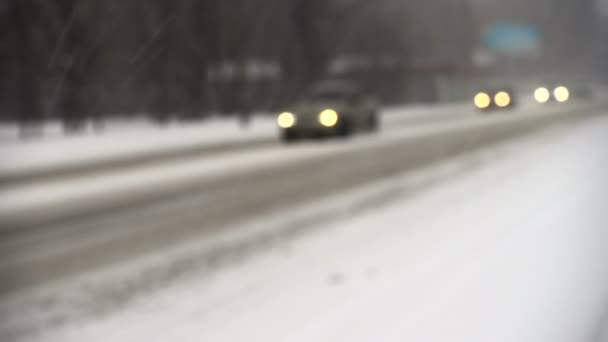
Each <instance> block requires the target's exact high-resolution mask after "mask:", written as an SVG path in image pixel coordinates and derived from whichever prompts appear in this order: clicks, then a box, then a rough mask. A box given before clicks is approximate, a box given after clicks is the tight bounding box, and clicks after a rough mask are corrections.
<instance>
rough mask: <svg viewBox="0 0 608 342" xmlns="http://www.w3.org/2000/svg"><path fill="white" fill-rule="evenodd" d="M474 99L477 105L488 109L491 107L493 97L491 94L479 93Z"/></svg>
mask: <svg viewBox="0 0 608 342" xmlns="http://www.w3.org/2000/svg"><path fill="white" fill-rule="evenodd" d="M474 101H475V107H477V108H479V109H486V108H488V107H490V104H491V103H492V98H490V95H488V94H486V93H479V94H477V95H475V99H474Z"/></svg>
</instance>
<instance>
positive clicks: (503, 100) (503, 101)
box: [494, 91, 511, 108]
mask: <svg viewBox="0 0 608 342" xmlns="http://www.w3.org/2000/svg"><path fill="white" fill-rule="evenodd" d="M494 103H496V105H497V106H498V107H500V108H505V107H507V106H509V105H510V104H511V95H509V93H507V92H506V91H499V92H498V93H496V95H494Z"/></svg>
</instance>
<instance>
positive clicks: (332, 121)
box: [319, 109, 338, 127]
mask: <svg viewBox="0 0 608 342" xmlns="http://www.w3.org/2000/svg"><path fill="white" fill-rule="evenodd" d="M319 122H320V123H321V125H323V126H325V127H334V126H335V125H336V124H337V123H338V113H337V112H336V111H335V110H333V109H326V110H324V111H322V112H321V113H320V114H319Z"/></svg>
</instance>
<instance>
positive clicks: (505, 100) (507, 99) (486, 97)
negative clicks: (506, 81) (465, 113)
mask: <svg viewBox="0 0 608 342" xmlns="http://www.w3.org/2000/svg"><path fill="white" fill-rule="evenodd" d="M474 101H475V106H476V107H477V108H479V109H487V108H489V107H490V106H491V105H492V103H495V104H496V106H497V107H499V108H505V107H508V106H509V105H510V104H511V101H512V99H511V95H510V94H509V93H508V92H506V91H499V92H497V93H496V94H494V97H493V98H492V96H490V94H488V93H484V92H481V93H478V94H477V95H475V99H474Z"/></svg>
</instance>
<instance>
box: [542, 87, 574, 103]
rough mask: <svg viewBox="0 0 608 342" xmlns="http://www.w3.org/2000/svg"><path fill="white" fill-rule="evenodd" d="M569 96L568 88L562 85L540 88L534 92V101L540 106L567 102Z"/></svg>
mask: <svg viewBox="0 0 608 342" xmlns="http://www.w3.org/2000/svg"><path fill="white" fill-rule="evenodd" d="M571 95H572V94H571V90H570V88H568V87H566V86H563V85H554V86H540V87H538V88H536V89H535V90H534V100H536V102H538V103H540V104H545V103H550V102H559V103H564V102H568V100H570V97H571Z"/></svg>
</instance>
